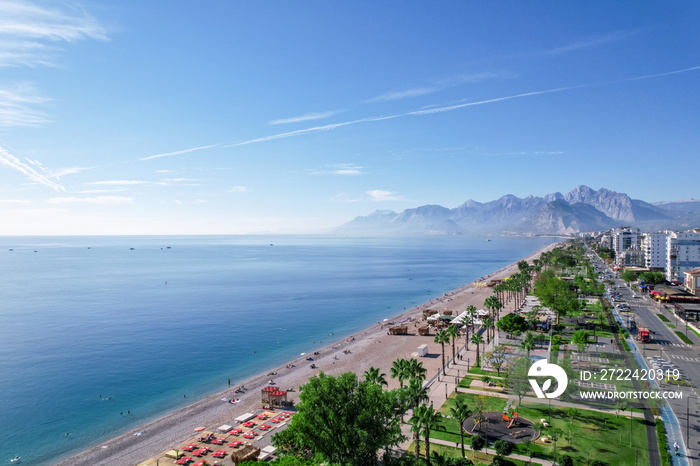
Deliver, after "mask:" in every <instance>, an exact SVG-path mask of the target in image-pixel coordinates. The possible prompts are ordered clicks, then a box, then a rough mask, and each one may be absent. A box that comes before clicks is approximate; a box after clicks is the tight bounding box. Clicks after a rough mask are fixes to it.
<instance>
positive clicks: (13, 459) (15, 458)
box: [10, 456, 22, 463]
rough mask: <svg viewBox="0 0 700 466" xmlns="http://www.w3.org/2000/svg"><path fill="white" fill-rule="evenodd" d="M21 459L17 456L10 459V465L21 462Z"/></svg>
mask: <svg viewBox="0 0 700 466" xmlns="http://www.w3.org/2000/svg"><path fill="white" fill-rule="evenodd" d="M21 459H22V458H20V457H19V456H15V457H14V458H12V459H11V460H10V463H14V462H15V461H19V460H21Z"/></svg>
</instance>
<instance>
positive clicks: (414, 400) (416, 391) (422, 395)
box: [404, 378, 428, 408]
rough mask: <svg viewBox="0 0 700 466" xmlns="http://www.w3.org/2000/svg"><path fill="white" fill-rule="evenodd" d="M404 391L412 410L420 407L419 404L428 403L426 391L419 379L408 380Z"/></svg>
mask: <svg viewBox="0 0 700 466" xmlns="http://www.w3.org/2000/svg"><path fill="white" fill-rule="evenodd" d="M404 390H405V393H406V396H407V397H408V399H409V400H410V401H411V405H412V406H413V407H414V408H415V407H416V406H418V405H420V404H421V402H423V401H428V389H427V388H423V380H421V379H417V378H413V379H410V380H409V381H408V385H406V387H404Z"/></svg>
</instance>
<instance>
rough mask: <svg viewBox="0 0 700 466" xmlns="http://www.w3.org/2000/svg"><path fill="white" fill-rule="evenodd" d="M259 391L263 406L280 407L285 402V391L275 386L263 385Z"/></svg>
mask: <svg viewBox="0 0 700 466" xmlns="http://www.w3.org/2000/svg"><path fill="white" fill-rule="evenodd" d="M261 393H262V403H263V406H265V405H267V406H273V407H279V408H281V407H283V406H285V405H286V404H287V392H286V391H283V390H280V389H279V388H277V387H265V388H263V389H262V392H261Z"/></svg>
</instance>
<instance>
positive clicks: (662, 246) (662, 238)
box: [642, 231, 670, 271]
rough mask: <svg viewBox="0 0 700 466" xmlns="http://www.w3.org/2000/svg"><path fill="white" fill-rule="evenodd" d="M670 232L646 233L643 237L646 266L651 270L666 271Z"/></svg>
mask: <svg viewBox="0 0 700 466" xmlns="http://www.w3.org/2000/svg"><path fill="white" fill-rule="evenodd" d="M669 234H670V232H669V231H659V232H656V233H645V234H644V236H643V237H642V249H643V250H644V265H645V267H646V268H648V269H650V270H664V271H665V270H666V261H667V260H668V235H669Z"/></svg>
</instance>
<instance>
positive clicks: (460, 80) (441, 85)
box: [365, 71, 501, 103]
mask: <svg viewBox="0 0 700 466" xmlns="http://www.w3.org/2000/svg"><path fill="white" fill-rule="evenodd" d="M500 76H501V75H500V74H498V73H493V72H490V71H485V72H483V73H473V74H462V75H458V76H450V77H447V78H443V79H439V80H437V81H435V82H434V83H433V84H430V85H428V86H422V87H415V88H412V89H405V90H403V91H393V92H387V93H385V94H382V95H379V96H377V97H373V98H371V99H368V100H366V101H365V103H373V102H381V101H392V100H401V99H408V98H412V97H421V96H424V95H428V94H433V93H435V92H440V91H443V90H445V89H448V88H450V87H454V86H458V85H460V84H464V83H475V82H479V81H483V80H485V79H493V78H498V77H500Z"/></svg>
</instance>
